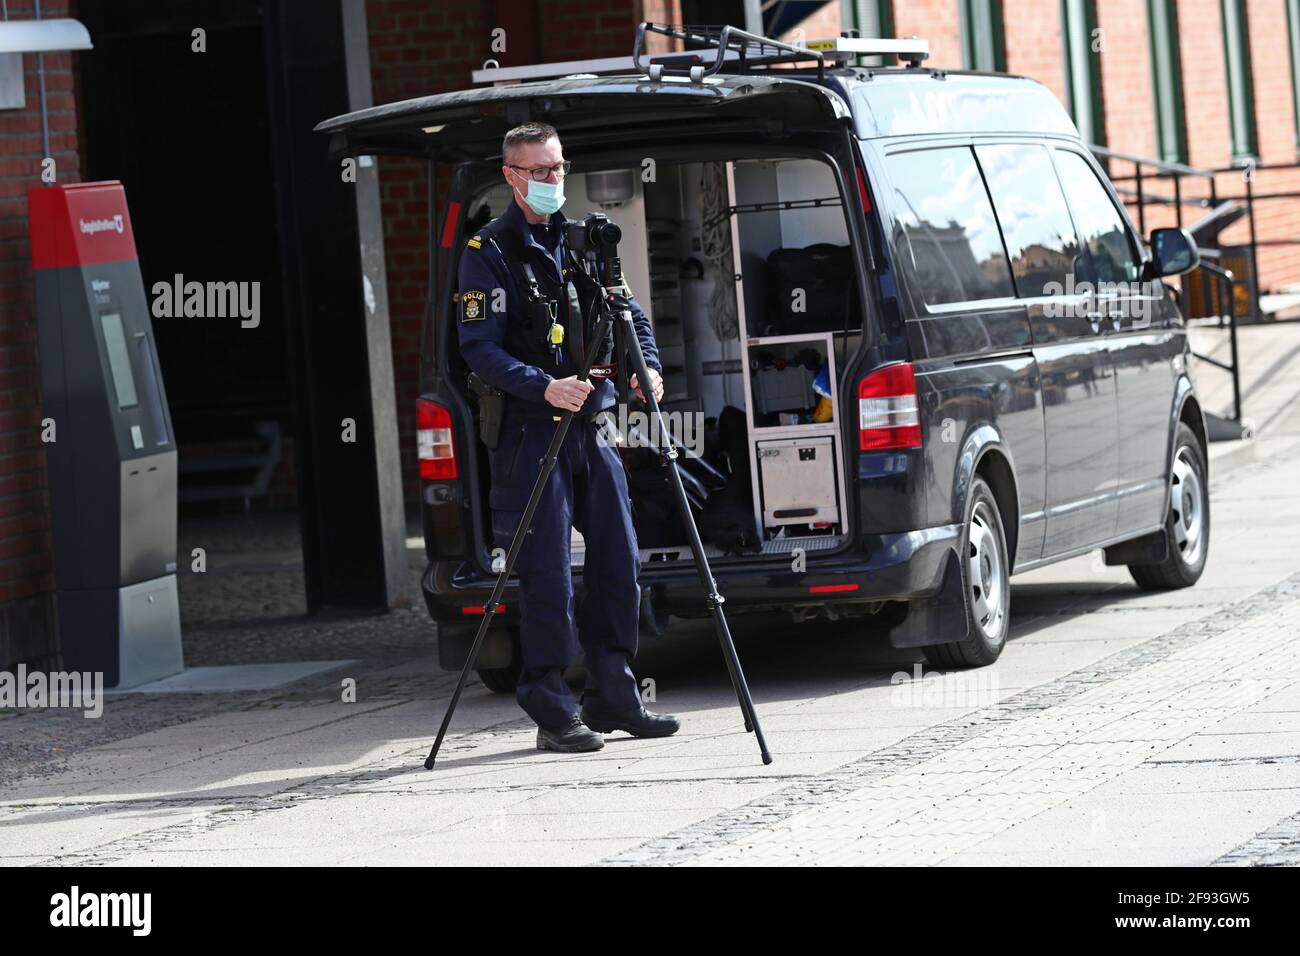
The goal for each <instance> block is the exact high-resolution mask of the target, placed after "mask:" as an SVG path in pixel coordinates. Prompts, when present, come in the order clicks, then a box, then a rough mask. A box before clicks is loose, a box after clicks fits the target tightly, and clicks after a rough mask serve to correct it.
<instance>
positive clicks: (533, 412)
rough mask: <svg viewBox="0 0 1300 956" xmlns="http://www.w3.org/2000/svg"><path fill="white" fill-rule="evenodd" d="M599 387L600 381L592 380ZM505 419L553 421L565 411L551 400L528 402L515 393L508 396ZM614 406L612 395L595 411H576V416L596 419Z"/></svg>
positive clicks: (585, 419) (577, 417) (582, 419)
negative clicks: (606, 402) (607, 401)
mask: <svg viewBox="0 0 1300 956" xmlns="http://www.w3.org/2000/svg"><path fill="white" fill-rule="evenodd" d="M592 384H593V385H595V386H596V387H597V388H599V387H600V383H599V382H597V381H593V382H592ZM505 400H506V412H505V420H507V421H538V422H551V421H556V420H558V419H559V418H560V416H561V415H563V414H564V412H563V411H562V410H561V409H558V408H556V407H555V406H554V405H552V404H551V403H550V402H526V401H524V400H523V399H520V398H515V397H514V396H513V395H507V396H506V399H505ZM613 407H614V399H613V397H612V396H611V398H610V401H609V404H607V405H605V406H604V407H603V408H599V409H597V410H595V411H590V412H581V413H576V412H575V413H574V416H573V417H574V418H576V419H578V420H579V421H594V420H595V418H596V416H597V415H599V414H600V413H601V412H603V411H608V410H609V409H611V408H613Z"/></svg>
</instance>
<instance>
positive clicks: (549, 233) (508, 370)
mask: <svg viewBox="0 0 1300 956" xmlns="http://www.w3.org/2000/svg"><path fill="white" fill-rule="evenodd" d="M501 218H502V219H503V220H505V223H506V228H510V229H518V230H519V233H520V236H521V237H522V245H523V249H524V255H525V256H527V257H528V262H529V264H530V265H532V267H533V271H534V272H535V273H536V274H537V275H538V278H539V281H540V279H541V270H543V269H545V270H547V274H548V275H549V277H550V279H551V281H553V282H558V281H559V280H560V278H561V277H562V275H563V268H562V264H563V263H564V262H565V257H564V256H563V250H564V236H563V233H564V229H563V223H564V221H565V219H564V215H563V214H562V213H558V212H557V213H555V214H554V215H553V216H551V221H550V224H549V226H547V225H544V224H538V225H530V224H529V222H528V220H526V219H525V218H524V213H523V210H521V209H520V208H519V204H518V203H516V202H513V201H512V202H511V203H510V206H509V207H508V208H507V209H506V211H505V212H504V213H502V214H501ZM539 240H540V241H539ZM548 246H549V247H550V248H548ZM458 286H459V296H458V299H459V308H458V309H457V321H456V329H457V332H458V333H459V335H460V351H461V355H463V356H464V358H465V361H466V363H467V364H468V365H469V367H470V368H472V369H473V370H474V371H475V372H477V373H478V375H479V378H481V379H483V380H484V381H485V382H487V383H488V384H489V385H495V386H496V387H497V388H499V389H502V390H503V391H505V392H508V393H509V394H511V395H513V396H515V397H517V398H521V399H523V400H524V401H527V402H535V403H540V404H543V405H545V406H546V407H547V408H548V409H552V408H554V406H552V405H551V404H550V403H548V402H547V401H546V398H545V392H546V386H547V385H549V384H550V383H551V381H552V379H551V376H550V375H549V374H547V373H546V372H545V371H543V370H542V369H540V368H538V367H537V366H535V365H528V364H526V363H525V362H522V361H520V360H519V359H517V358H515V357H514V356H513V355H511V354H509V353H508V352H506V350H505V349H504V348H503V347H502V346H503V343H504V342H505V333H506V323H508V322H517V323H520V324H521V325H522V326H523V327H524V328H527V327H528V325H529V323H528V314H527V312H526V310H525V307H524V296H523V293H522V292H521V291H520V289H519V287H518V285H517V284H516V283H515V280H514V279H512V278H511V275H510V272H509V271H508V269H507V268H506V264H505V260H504V257H503V256H502V254H501V253H500V252H499V251H498V250H497V248H496V246H494V245H493V244H492V243H491V242H489V241H487V239H486V238H484V239H482V240H480V238H479V237H478V236H474V237H472V238H471V239H470V240H469V242H468V243H467V247H466V248H465V250H464V252H463V254H462V255H461V259H460V274H459V282H458ZM498 289H502V290H504V291H505V295H504V300H505V310H504V311H496V310H494V309H493V305H494V304H496V303H498V302H499V301H500V298H499V294H498V292H497V290H498ZM629 302H630V304H631V309H632V322H633V324H634V325H635V326H636V334H637V339H638V340H639V341H640V342H641V351H642V353H643V354H644V355H645V363H646V366H647V367H648V368H652V369H654V370H655V371H657V372H660V373H662V371H663V369H662V367H661V366H660V364H659V350H658V348H656V347H655V340H654V332H653V331H652V329H651V327H650V320H649V319H648V318H647V317H646V314H645V311H644V310H643V309H642V308H641V306H640V304H639V303H638V302H637V301H636V299H633V298H631V297H630V295H629ZM566 303H567V299H565V300H562V301H561V303H560V310H561V311H560V314H561V316H563V314H564V310H565V309H566V308H567V304H566ZM565 325H566V328H565V332H566V334H567V333H568V331H569V330H568V328H567V323H565ZM616 358H619V357H616ZM619 360H622V359H621V358H619ZM629 377H630V370H629ZM591 381H592V384H593V385H595V388H593V389H592V391H591V394H590V395H588V396H587V401H586V403H585V404H584V405H583V407H582V412H583V413H591V412H596V411H599V410H601V409H604V408H609V407H611V406H612V405H613V404H614V403H615V401H616V400H617V396H616V395H615V390H614V382H613V380H612V379H606V380H600V379H592V380H591ZM556 411H557V414H558V409H557V410H556Z"/></svg>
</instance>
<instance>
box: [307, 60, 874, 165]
mask: <svg viewBox="0 0 1300 956" xmlns="http://www.w3.org/2000/svg"><path fill="white" fill-rule="evenodd" d="M848 121H849V109H848V106H847V104H846V103H845V102H844V100H843V99H842V98H841V97H840V96H839V95H838V94H837V93H835V92H834V91H832V90H830V89H827V88H826V87H824V86H819V85H817V84H815V83H810V82H807V81H805V80H800V79H793V78H791V79H786V78H782V77H779V76H773V75H741V76H726V75H719V76H712V77H708V78H707V79H705V80H704V81H703V82H701V83H691V82H689V81H687V80H679V79H676V78H672V77H669V78H665V79H662V80H659V81H652V80H650V79H648V78H646V77H644V76H607V77H585V78H584V77H573V78H567V79H558V80H548V81H544V82H537V83H521V84H515V85H510V86H491V87H480V88H477V89H470V90H460V91H457V92H453V93H439V94H437V95H434V96H423V97H418V98H416V99H411V100H403V101H402V102H399V103H388V104H385V105H383V106H373V107H370V108H368V109H364V110H357V111H356V112H354V113H347V114H345V115H343V116H336V117H334V118H333V119H328V120H325V121H324V122H322V123H320V124H319V125H318V126H317V127H316V131H317V132H321V133H328V134H329V135H330V151H331V154H332V155H334V156H348V155H351V156H357V155H385V154H388V155H393V154H402V155H421V156H427V157H429V158H430V159H436V160H439V161H443V162H456V161H458V160H484V159H488V158H490V157H493V156H496V155H498V154H499V152H500V149H501V139H502V137H503V136H505V133H506V131H507V130H509V129H510V128H511V127H514V126H518V125H519V124H520V123H527V122H546V123H550V124H552V125H554V126H557V127H559V128H560V129H561V130H562V131H563V134H564V141H565V142H566V143H573V144H574V145H579V144H581V145H583V146H591V145H599V144H617V143H627V144H629V145H630V144H633V143H639V142H648V141H651V140H653V139H654V138H656V137H657V136H661V135H665V134H671V135H672V136H673V137H674V138H677V139H680V138H682V137H689V136H691V135H693V134H696V133H700V134H707V135H715V136H716V135H717V134H718V133H720V132H725V131H727V130H732V131H735V132H737V133H744V132H750V133H752V132H754V131H756V130H759V131H767V132H769V133H771V132H777V133H781V132H784V133H789V132H792V131H795V130H799V129H811V128H820V129H825V128H826V127H827V126H833V125H836V124H839V123H847V122H848Z"/></svg>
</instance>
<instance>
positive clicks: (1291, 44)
mask: <svg viewBox="0 0 1300 956" xmlns="http://www.w3.org/2000/svg"><path fill="white" fill-rule="evenodd" d="M1286 38H1287V50H1288V52H1289V53H1290V54H1291V55H1290V57H1289V59H1290V60H1291V117H1292V122H1293V124H1294V126H1295V148H1296V154H1297V155H1300V0H1286Z"/></svg>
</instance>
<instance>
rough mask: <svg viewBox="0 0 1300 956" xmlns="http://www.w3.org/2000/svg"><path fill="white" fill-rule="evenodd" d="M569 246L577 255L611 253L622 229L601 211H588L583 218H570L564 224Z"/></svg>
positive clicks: (615, 249) (616, 247) (603, 254)
mask: <svg viewBox="0 0 1300 956" xmlns="http://www.w3.org/2000/svg"><path fill="white" fill-rule="evenodd" d="M564 235H565V239H566V240H567V241H568V243H569V248H570V249H572V250H573V251H574V252H576V253H578V254H579V255H583V256H585V255H586V254H587V253H589V252H596V253H599V254H600V255H602V256H608V255H613V254H614V253H615V252H617V250H618V244H619V242H620V241H621V240H622V238H623V230H622V229H620V228H619V227H618V224H617V223H615V222H612V221H611V220H610V218H609V216H606V215H605V214H604V213H603V212H592V213H588V214H587V217H586V218H585V219H570V220H568V221H566V222H565V224H564Z"/></svg>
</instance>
